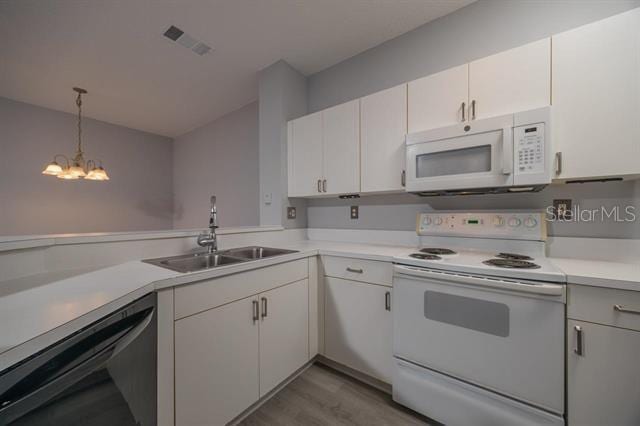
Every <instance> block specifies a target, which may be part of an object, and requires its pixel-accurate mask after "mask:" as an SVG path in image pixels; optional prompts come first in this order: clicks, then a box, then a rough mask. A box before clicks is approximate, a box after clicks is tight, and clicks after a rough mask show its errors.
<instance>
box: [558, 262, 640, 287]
mask: <svg viewBox="0 0 640 426" xmlns="http://www.w3.org/2000/svg"><path fill="white" fill-rule="evenodd" d="M551 262H552V263H553V264H554V265H556V266H557V267H558V268H559V269H560V270H561V271H562V272H564V273H565V275H566V276H567V283H569V284H581V285H589V286H595V287H607V288H616V289H621V290H633V291H640V263H623V262H610V261H602V260H585V259H568V258H552V259H551Z"/></svg>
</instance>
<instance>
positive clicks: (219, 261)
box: [143, 246, 296, 272]
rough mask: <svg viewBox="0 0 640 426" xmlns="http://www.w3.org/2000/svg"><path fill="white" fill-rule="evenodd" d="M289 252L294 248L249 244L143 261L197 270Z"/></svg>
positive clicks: (175, 269) (292, 251) (166, 266)
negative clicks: (213, 251)
mask: <svg viewBox="0 0 640 426" xmlns="http://www.w3.org/2000/svg"><path fill="white" fill-rule="evenodd" d="M289 253H296V250H285V249H277V248H270V247H260V246H250V247H239V248H234V249H229V250H219V251H217V252H215V253H206V252H205V253H192V254H185V255H180V256H171V257H160V258H157V259H147V260H143V262H145V263H150V264H151V265H156V266H160V267H162V268H166V269H171V270H172V271H177V272H197V271H202V270H205V269H211V268H217V267H220V266H227V265H233V264H236V263H243V262H249V261H252V260H259V259H265V258H268V257H274V256H282V255H283V254H289Z"/></svg>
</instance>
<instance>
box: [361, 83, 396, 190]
mask: <svg viewBox="0 0 640 426" xmlns="http://www.w3.org/2000/svg"><path fill="white" fill-rule="evenodd" d="M360 131H361V135H360V137H361V140H360V144H361V156H360V162H361V167H362V170H361V185H362V187H361V191H362V192H390V191H401V190H402V189H403V182H404V177H403V174H404V163H405V149H404V139H405V135H406V133H407V85H406V84H402V85H400V86H396V87H392V88H391V89H387V90H383V91H382V92H378V93H375V94H373V95H369V96H366V97H364V98H362V99H361V100H360Z"/></svg>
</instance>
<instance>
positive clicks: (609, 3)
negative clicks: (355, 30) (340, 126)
mask: <svg viewBox="0 0 640 426" xmlns="http://www.w3.org/2000/svg"><path fill="white" fill-rule="evenodd" d="M638 6H640V0H478V1H477V2H475V3H472V4H470V5H469V6H466V7H463V8H462V9H459V10H457V11H455V12H453V13H451V14H449V15H446V16H443V17H442V18H439V19H436V20H435V21H432V22H429V23H427V24H425V25H422V26H420V27H418V28H416V29H415V30H412V31H410V32H408V33H405V34H403V35H401V36H399V37H396V38H395V39H392V40H389V41H387V42H385V43H383V44H381V45H378V46H376V47H374V48H372V49H369V50H367V51H365V52H363V53H361V54H359V55H356V56H353V57H351V58H349V59H346V60H344V61H342V62H340V63H338V64H336V65H334V66H332V67H330V68H327V69H325V70H323V71H320V72H318V73H316V74H314V75H312V76H309V82H308V85H309V88H308V89H309V93H308V96H309V101H308V102H309V104H308V106H309V111H308V112H310V113H311V112H315V111H318V110H321V109H324V108H327V107H329V106H332V105H336V104H339V103H342V102H345V101H348V100H351V99H355V98H359V97H362V96H365V95H368V94H371V93H375V92H378V91H380V90H383V89H386V88H389V87H392V86H395V85H397V84H401V83H404V82H407V81H410V80H414V79H416V78H419V77H423V76H426V75H429V74H433V73H435V72H438V71H442V70H445V69H447V68H451V67H453V66H456V65H460V64H464V63H466V62H469V61H472V60H474V59H478V58H482V57H484V56H488V55H491V54H493V53H497V52H500V51H502V50H506V49H510V48H512V47H516V46H520V45H523V44H526V43H528V42H531V41H535V40H539V39H541V38H544V37H548V36H550V35H552V34H555V33H558V32H562V31H565V30H567V29H571V28H575V27H577V26H580V25H583V24H586V23H588V22H592V21H596V20H598V19H602V18H605V17H607V16H610V15H615V14H617V13H620V12H622V11H625V10H628V9H632V8H634V7H638Z"/></svg>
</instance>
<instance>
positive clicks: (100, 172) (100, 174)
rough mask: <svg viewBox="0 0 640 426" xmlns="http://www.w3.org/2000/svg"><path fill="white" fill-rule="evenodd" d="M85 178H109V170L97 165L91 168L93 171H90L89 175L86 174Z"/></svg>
mask: <svg viewBox="0 0 640 426" xmlns="http://www.w3.org/2000/svg"><path fill="white" fill-rule="evenodd" d="M85 179H89V180H109V176H108V175H107V172H106V171H105V169H103V168H102V167H96V168H93V169H91V171H89V173H88V174H87V176H85Z"/></svg>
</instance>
